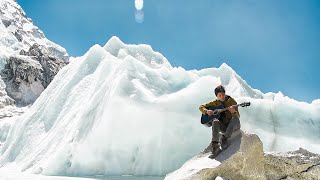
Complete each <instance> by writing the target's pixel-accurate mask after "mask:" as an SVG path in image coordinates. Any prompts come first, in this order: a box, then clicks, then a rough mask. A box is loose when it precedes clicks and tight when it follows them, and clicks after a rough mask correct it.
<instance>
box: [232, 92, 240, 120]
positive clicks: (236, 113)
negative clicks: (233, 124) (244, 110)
mask: <svg viewBox="0 0 320 180" xmlns="http://www.w3.org/2000/svg"><path fill="white" fill-rule="evenodd" d="M230 101H231V102H230V104H231V105H237V101H236V100H234V99H233V98H232V97H230ZM235 110H236V111H235V112H234V113H232V117H237V118H240V113H239V111H238V107H236V108H235Z"/></svg>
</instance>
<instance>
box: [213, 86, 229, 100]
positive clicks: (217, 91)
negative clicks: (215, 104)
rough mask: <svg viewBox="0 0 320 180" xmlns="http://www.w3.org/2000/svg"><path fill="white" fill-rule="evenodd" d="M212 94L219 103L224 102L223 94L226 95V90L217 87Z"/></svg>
mask: <svg viewBox="0 0 320 180" xmlns="http://www.w3.org/2000/svg"><path fill="white" fill-rule="evenodd" d="M214 93H215V94H216V96H217V98H218V99H219V100H220V101H222V102H223V101H224V100H225V98H226V96H225V93H226V90H225V89H224V87H223V86H221V85H220V86H218V87H216V89H215V90H214Z"/></svg>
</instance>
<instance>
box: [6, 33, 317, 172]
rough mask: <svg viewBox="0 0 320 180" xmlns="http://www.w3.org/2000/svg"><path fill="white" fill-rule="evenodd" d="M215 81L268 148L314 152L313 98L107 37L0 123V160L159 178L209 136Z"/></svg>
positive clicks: (26, 166)
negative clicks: (256, 85)
mask: <svg viewBox="0 0 320 180" xmlns="http://www.w3.org/2000/svg"><path fill="white" fill-rule="evenodd" d="M220 84H222V85H224V86H225V87H226V90H227V94H229V95H231V96H233V97H235V99H236V100H237V102H244V101H250V102H251V106H250V107H248V108H242V109H239V111H240V114H241V123H242V129H243V130H245V131H247V132H249V133H256V134H258V135H259V137H260V138H261V140H262V142H263V144H264V149H265V150H266V151H289V150H297V149H298V148H299V147H303V148H305V149H308V150H310V151H312V152H316V153H320V140H319V136H320V135H319V129H320V100H315V101H313V102H312V103H305V102H298V101H295V100H294V99H290V98H288V97H286V96H284V95H283V94H282V93H280V92H279V93H266V94H264V93H262V92H261V91H259V90H256V89H253V88H251V87H250V86H249V85H248V84H247V83H246V81H244V80H243V79H242V78H241V77H240V76H239V75H237V73H236V72H235V71H234V70H233V69H232V68H231V67H229V66H228V65H227V64H222V65H221V66H220V67H219V68H208V69H202V70H191V71H187V70H185V69H183V68H182V67H172V66H171V65H170V63H169V61H168V60H167V59H166V58H165V57H164V56H162V55H161V54H160V53H158V52H154V51H153V50H152V48H151V47H150V46H149V45H126V44H124V43H123V42H121V41H120V39H119V38H117V37H112V38H111V39H110V40H109V41H108V42H107V43H106V45H105V46H104V47H101V46H99V45H94V46H93V47H92V48H91V49H90V50H89V51H88V52H87V53H86V54H85V55H84V56H82V57H78V58H74V59H71V60H70V63H69V64H68V65H67V66H65V67H64V68H62V69H61V70H60V71H59V73H58V74H57V75H56V76H55V78H54V80H53V81H52V82H51V83H50V84H49V86H48V87H47V89H45V90H44V91H43V93H42V94H41V95H40V97H39V98H38V99H37V100H36V102H35V103H34V104H33V105H32V107H31V108H30V109H29V110H28V111H27V112H26V113H25V114H23V115H22V116H21V117H19V118H17V119H16V120H14V121H10V122H9V121H7V122H3V123H2V124H1V126H2V127H6V129H7V131H5V132H6V133H1V139H2V141H1V142H2V143H3V144H2V146H1V147H0V152H1V158H0V165H1V166H14V167H17V168H20V169H21V171H24V172H32V173H41V174H46V175H76V176H82V175H96V174H106V175H117V174H135V175H165V174H167V173H168V172H171V171H173V170H175V169H177V168H178V167H180V166H181V165H182V164H183V163H184V162H185V161H186V160H187V159H189V158H190V157H192V156H194V155H195V154H197V153H198V152H200V151H201V150H203V149H204V148H205V147H206V146H207V145H208V143H209V142H210V138H211V129H210V128H206V127H205V126H202V125H201V124H200V115H201V114H200V112H199V110H198V107H199V105H200V104H202V103H205V102H208V101H210V100H212V99H214V98H215V96H214V88H215V87H216V86H217V85H220ZM0 132H2V131H0Z"/></svg>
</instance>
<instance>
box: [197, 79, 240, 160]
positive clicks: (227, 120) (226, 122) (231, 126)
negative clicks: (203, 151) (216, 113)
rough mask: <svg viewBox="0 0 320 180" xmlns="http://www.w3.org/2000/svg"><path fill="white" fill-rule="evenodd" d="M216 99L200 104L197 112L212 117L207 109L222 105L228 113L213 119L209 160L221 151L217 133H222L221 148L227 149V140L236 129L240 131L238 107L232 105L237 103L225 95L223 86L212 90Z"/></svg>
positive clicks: (210, 111) (225, 112)
mask: <svg viewBox="0 0 320 180" xmlns="http://www.w3.org/2000/svg"><path fill="white" fill-rule="evenodd" d="M214 92H215V95H216V97H217V99H216V100H213V101H211V102H209V103H206V104H202V105H201V106H200V107H199V110H200V111H201V112H202V114H204V115H205V114H207V115H208V116H212V115H213V111H212V110H208V109H207V108H208V107H210V106H217V105H221V104H222V105H223V106H224V107H225V108H226V107H229V108H228V111H224V112H223V113H221V114H220V117H219V119H213V121H212V123H211V125H212V140H211V145H212V146H211V148H212V149H211V152H212V153H211V155H210V156H209V158H215V157H216V156H217V155H218V154H219V153H220V151H221V149H220V146H219V137H220V136H219V133H220V132H222V133H223V135H222V137H221V148H222V149H226V148H228V139H229V138H230V137H231V135H232V133H233V131H234V130H236V129H240V120H239V118H240V114H239V112H238V107H236V108H234V107H232V105H236V104H237V102H236V101H235V100H234V99H233V98H232V97H230V96H228V95H226V94H225V89H224V87H223V86H221V85H220V86H218V87H216V88H215V90H214Z"/></svg>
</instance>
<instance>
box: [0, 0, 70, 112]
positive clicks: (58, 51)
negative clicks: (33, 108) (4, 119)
mask: <svg viewBox="0 0 320 180" xmlns="http://www.w3.org/2000/svg"><path fill="white" fill-rule="evenodd" d="M0 31H1V36H0V72H1V77H0V108H2V107H5V106H8V105H14V104H15V102H16V103H17V104H20V105H26V104H30V103H33V102H34V100H35V99H36V98H37V97H38V96H39V95H40V93H41V92H42V91H43V90H44V88H46V87H47V86H48V85H49V83H50V82H51V81H52V79H53V77H54V76H55V75H56V74H57V72H58V71H59V70H60V69H61V68H62V67H63V66H65V65H66V63H67V62H68V61H69V56H68V54H67V52H66V50H65V49H64V48H63V47H61V46H59V45H57V44H55V43H54V42H52V41H50V40H48V39H47V38H46V37H45V35H44V34H43V32H42V31H41V30H40V29H39V28H38V27H37V26H35V25H34V24H33V22H32V20H31V19H30V18H28V17H27V15H26V13H25V12H24V11H23V9H22V8H21V7H20V6H19V4H18V3H17V2H16V1H14V0H2V1H1V3H0Z"/></svg>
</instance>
